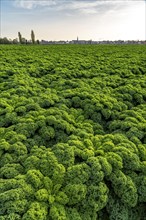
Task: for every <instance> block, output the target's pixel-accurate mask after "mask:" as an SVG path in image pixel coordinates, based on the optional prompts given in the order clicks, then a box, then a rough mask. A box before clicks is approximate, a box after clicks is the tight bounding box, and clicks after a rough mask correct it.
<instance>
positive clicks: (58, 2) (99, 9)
mask: <svg viewBox="0 0 146 220" xmlns="http://www.w3.org/2000/svg"><path fill="white" fill-rule="evenodd" d="M138 1H139V2H142V1H145V0H133V1H130V0H14V5H15V7H19V8H24V9H29V10H31V9H35V8H46V9H48V8H49V9H52V10H56V11H64V12H66V14H72V13H75V14H77V13H79V14H87V15H91V14H96V13H98V14H101V13H106V12H110V11H111V12H117V11H118V10H121V9H122V8H123V7H127V6H130V5H131V4H134V3H136V4H137V2H138Z"/></svg>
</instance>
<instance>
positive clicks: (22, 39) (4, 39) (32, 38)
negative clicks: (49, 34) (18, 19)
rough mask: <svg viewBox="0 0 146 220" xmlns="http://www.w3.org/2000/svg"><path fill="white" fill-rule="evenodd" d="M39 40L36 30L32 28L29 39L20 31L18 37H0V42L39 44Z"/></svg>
mask: <svg viewBox="0 0 146 220" xmlns="http://www.w3.org/2000/svg"><path fill="white" fill-rule="evenodd" d="M39 43H40V42H39V40H35V34H34V31H33V30H31V40H27V39H26V38H24V37H23V36H22V34H21V33H20V32H18V39H17V38H16V39H13V40H12V39H8V38H7V37H4V38H0V44H39Z"/></svg>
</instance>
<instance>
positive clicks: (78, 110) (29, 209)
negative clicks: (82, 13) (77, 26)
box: [0, 45, 146, 220]
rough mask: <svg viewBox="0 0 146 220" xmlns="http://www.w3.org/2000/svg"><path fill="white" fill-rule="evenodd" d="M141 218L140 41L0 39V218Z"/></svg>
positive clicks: (145, 107)
mask: <svg viewBox="0 0 146 220" xmlns="http://www.w3.org/2000/svg"><path fill="white" fill-rule="evenodd" d="M7 219H10V220H20V219H22V220H146V46H145V45H125V46H120V45H116V46H114V45H97V46H95V45H94V46H93V45H80V46H79V45H62V46H61V45H56V46H55V45H54V46H53V45H52V46H22V45H16V46H15V45H13V46H12V45H11V46H10V45H9V46H8V45H7V46H6V45H2V46H1V51H0V220H7Z"/></svg>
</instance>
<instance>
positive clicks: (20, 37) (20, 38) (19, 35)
mask: <svg viewBox="0 0 146 220" xmlns="http://www.w3.org/2000/svg"><path fill="white" fill-rule="evenodd" d="M18 38H19V42H20V44H22V35H21V33H20V32H18Z"/></svg>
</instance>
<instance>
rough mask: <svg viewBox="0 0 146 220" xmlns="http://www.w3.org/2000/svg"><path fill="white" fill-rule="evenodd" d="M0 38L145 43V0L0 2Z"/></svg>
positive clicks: (34, 0)
mask: <svg viewBox="0 0 146 220" xmlns="http://www.w3.org/2000/svg"><path fill="white" fill-rule="evenodd" d="M0 2H1V3H0V4H1V8H0V10H1V13H0V14H1V25H0V32H1V37H5V36H6V37H8V38H12V39H13V38H17V33H18V31H20V32H21V34H22V36H23V37H25V38H27V39H30V32H31V30H34V32H35V35H36V38H37V39H39V40H41V39H45V40H72V39H76V38H77V36H78V37H79V39H92V40H118V39H123V40H128V39H129V40H132V39H134V40H137V39H139V40H145V38H146V36H145V35H146V31H145V29H146V21H145V19H146V2H145V0H0Z"/></svg>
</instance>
